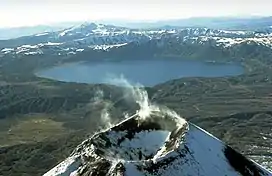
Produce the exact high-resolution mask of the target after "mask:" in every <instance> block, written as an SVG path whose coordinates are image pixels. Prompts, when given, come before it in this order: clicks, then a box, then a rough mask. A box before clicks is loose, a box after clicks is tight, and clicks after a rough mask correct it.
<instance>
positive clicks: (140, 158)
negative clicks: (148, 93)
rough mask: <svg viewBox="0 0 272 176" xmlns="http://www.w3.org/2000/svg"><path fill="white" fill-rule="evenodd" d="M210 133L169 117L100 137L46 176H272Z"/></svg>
mask: <svg viewBox="0 0 272 176" xmlns="http://www.w3.org/2000/svg"><path fill="white" fill-rule="evenodd" d="M271 174H272V173H270V172H269V171H267V170H265V169H264V168H262V167H261V166H260V165H258V164H257V163H255V162H254V161H251V160H250V159H247V158H246V157H244V156H243V155H242V154H240V153H238V152H236V151H235V150H233V149H232V148H230V147H229V146H227V145H225V144H224V143H222V142H221V141H220V140H218V139H216V138H215V137H213V136H212V135H211V134H209V133H208V132H206V131H204V130H202V129H200V128H199V127H197V126H195V125H193V124H191V123H188V122H186V121H185V120H184V119H183V118H181V117H178V116H176V115H173V114H171V113H170V112H168V111H166V112H164V111H161V110H160V111H158V110H156V111H154V112H151V114H150V115H149V116H147V117H146V116H145V117H143V116H141V115H140V113H139V114H135V115H134V116H131V117H130V118H127V119H125V120H124V121H122V122H121V123H119V124H117V125H115V126H113V127H111V128H109V129H106V130H104V131H102V132H98V133H96V134H95V135H94V136H92V137H91V138H89V139H87V140H85V141H84V142H83V143H82V144H80V145H79V146H78V147H77V148H76V149H75V150H74V152H73V153H72V154H71V155H70V156H69V157H68V158H67V159H66V160H64V161H63V162H61V163H60V164H59V165H57V166H56V167H54V168H53V169H52V170H50V171H49V172H47V173H46V174H44V176H71V175H108V176H117V175H123V176H145V175H154V176H155V175H158V176H170V175H171V176H180V175H183V176H190V175H194V176H226V175H227V176H270V175H271Z"/></svg>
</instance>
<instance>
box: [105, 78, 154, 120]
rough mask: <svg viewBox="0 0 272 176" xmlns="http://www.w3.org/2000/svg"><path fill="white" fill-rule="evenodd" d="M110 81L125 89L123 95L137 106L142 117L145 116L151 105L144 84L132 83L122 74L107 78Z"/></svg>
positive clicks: (149, 111)
mask: <svg viewBox="0 0 272 176" xmlns="http://www.w3.org/2000/svg"><path fill="white" fill-rule="evenodd" d="M109 82H110V83H112V84H115V85H118V86H122V87H124V89H125V93H126V95H125V96H129V97H130V98H132V99H133V100H134V101H135V102H136V103H137V104H138V105H139V106H140V109H139V111H138V112H137V113H138V114H139V116H140V117H141V118H143V119H145V118H147V117H148V116H149V115H150V113H151V110H152V109H151V105H150V102H149V99H148V93H147V91H146V90H145V89H144V86H143V85H141V84H139V83H137V84H135V85H133V84H132V83H130V82H129V81H128V80H127V79H125V77H124V76H123V75H121V76H120V77H114V78H111V79H110V80H109Z"/></svg>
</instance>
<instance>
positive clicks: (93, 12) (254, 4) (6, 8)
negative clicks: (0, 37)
mask: <svg viewBox="0 0 272 176" xmlns="http://www.w3.org/2000/svg"><path fill="white" fill-rule="evenodd" d="M270 7H272V1H271V0H258V1H256V0H224V1H223V0H133V1H131V0H0V28H1V27H19V26H34V25H38V24H52V23H59V22H71V21H99V20H116V19H122V20H128V21H158V20H166V19H181V18H190V17H202V16H204V17H217V16H270V15H272V11H271V9H270Z"/></svg>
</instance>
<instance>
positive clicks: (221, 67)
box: [35, 59, 244, 86]
mask: <svg viewBox="0 0 272 176" xmlns="http://www.w3.org/2000/svg"><path fill="white" fill-rule="evenodd" d="M243 72H244V68H243V67H242V66H241V65H240V64H237V63H212V62H203V61H192V60H173V59H170V60H167V59H164V60H163V59H160V60H125V61H101V62H78V63H70V64H63V65H59V66H55V67H51V68H47V69H44V70H39V71H37V72H36V73H35V74H36V76H38V77H43V78H49V79H54V80H58V81H64V82H76V83H91V84H100V83H106V84H113V85H119V83H118V82H115V81H114V80H116V78H120V77H124V78H126V79H127V80H128V81H129V82H131V83H140V84H142V85H144V86H154V85H156V84H160V83H163V82H166V81H169V80H172V79H177V78H183V77H226V76H237V75H241V74H243Z"/></svg>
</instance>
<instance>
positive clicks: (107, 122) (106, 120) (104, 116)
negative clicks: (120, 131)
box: [101, 103, 113, 128]
mask: <svg viewBox="0 0 272 176" xmlns="http://www.w3.org/2000/svg"><path fill="white" fill-rule="evenodd" d="M108 110H109V104H108V103H106V105H105V107H104V109H103V110H102V112H101V121H102V123H103V125H104V126H105V127H106V128H111V127H112V126H113V124H112V120H111V117H110V113H109V111H108Z"/></svg>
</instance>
